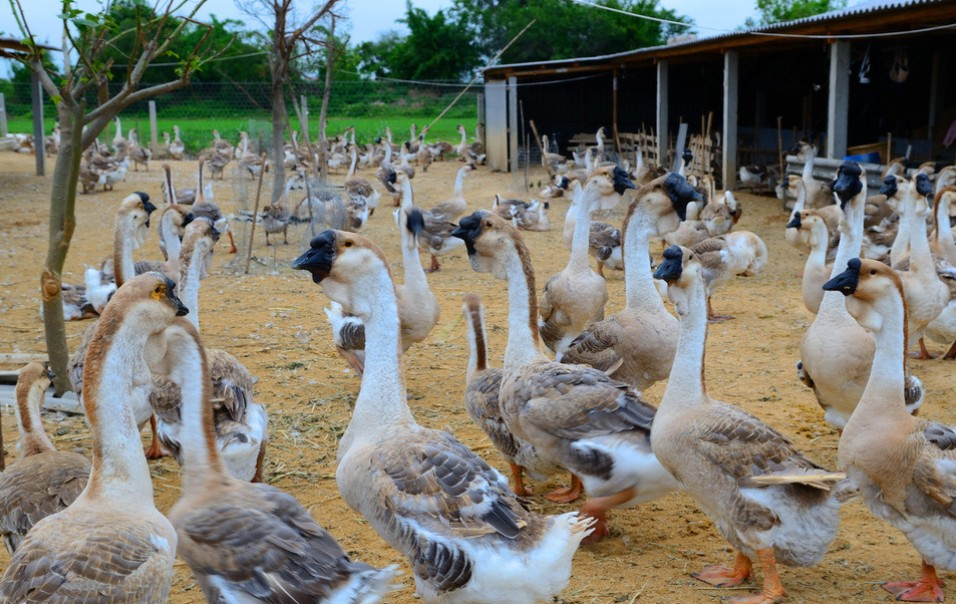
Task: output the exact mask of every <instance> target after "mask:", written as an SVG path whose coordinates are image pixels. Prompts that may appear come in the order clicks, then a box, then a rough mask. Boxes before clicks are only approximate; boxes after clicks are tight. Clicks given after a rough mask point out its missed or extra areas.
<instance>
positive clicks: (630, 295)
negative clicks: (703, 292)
mask: <svg viewBox="0 0 956 604" xmlns="http://www.w3.org/2000/svg"><path fill="white" fill-rule="evenodd" d="M655 232H656V228H655V225H654V219H653V217H651V216H649V215H648V214H647V212H645V211H643V210H642V209H641V208H640V206H637V207H635V208H634V212H633V213H631V216H630V218H628V220H627V229H626V230H625V232H624V241H623V242H622V245H623V246H624V297H625V303H626V304H627V307H628V308H631V309H635V310H665V309H664V302H663V300H661V297H660V294H658V293H657V288H656V287H655V286H654V274H653V272H652V271H651V263H650V260H649V259H650V249H649V248H650V236H651V235H652V234H653V233H655Z"/></svg>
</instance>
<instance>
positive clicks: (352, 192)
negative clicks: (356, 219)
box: [345, 144, 381, 216]
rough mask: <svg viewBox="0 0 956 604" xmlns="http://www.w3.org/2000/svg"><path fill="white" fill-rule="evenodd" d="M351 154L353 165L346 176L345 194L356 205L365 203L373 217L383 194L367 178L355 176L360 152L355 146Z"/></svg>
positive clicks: (352, 147)
mask: <svg viewBox="0 0 956 604" xmlns="http://www.w3.org/2000/svg"><path fill="white" fill-rule="evenodd" d="M349 154H350V155H351V158H352V163H351V164H350V166H349V171H348V174H346V175H345V194H346V195H347V196H348V198H349V199H350V200H351V201H352V203H353V204H355V205H360V202H364V203H365V206H366V207H368V213H369V215H370V216H371V215H372V214H374V213H375V208H377V207H378V200H379V198H381V194H380V193H379V192H378V191H376V190H375V188H374V187H373V186H372V183H371V182H369V180H368V179H367V178H362V177H361V176H356V175H355V166H356V163H357V161H358V150H357V149H356V147H355V145H354V144H353V145H351V146H350V148H349Z"/></svg>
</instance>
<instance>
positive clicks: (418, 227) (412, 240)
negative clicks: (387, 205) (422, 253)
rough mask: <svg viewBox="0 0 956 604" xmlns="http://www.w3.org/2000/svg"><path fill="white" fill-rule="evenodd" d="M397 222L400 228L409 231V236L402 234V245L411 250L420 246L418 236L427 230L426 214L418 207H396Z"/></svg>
mask: <svg viewBox="0 0 956 604" xmlns="http://www.w3.org/2000/svg"><path fill="white" fill-rule="evenodd" d="M395 224H396V225H397V226H398V228H399V230H405V231H406V232H408V236H404V235H403V236H402V245H404V246H405V247H407V248H408V249H409V250H414V249H415V248H417V247H418V238H419V237H420V236H421V234H422V233H423V232H424V231H425V215H424V214H422V211H421V210H419V209H418V208H416V207H411V208H407V209H403V208H395Z"/></svg>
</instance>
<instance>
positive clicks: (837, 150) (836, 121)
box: [827, 40, 850, 159]
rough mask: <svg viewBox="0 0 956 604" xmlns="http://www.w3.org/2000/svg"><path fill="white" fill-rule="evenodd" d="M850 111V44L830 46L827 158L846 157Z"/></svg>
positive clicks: (846, 42)
mask: <svg viewBox="0 0 956 604" xmlns="http://www.w3.org/2000/svg"><path fill="white" fill-rule="evenodd" d="M849 111H850V43H849V42H848V41H846V40H836V41H834V42H833V43H832V44H830V87H829V91H828V98H827V157H830V158H833V159H842V158H843V157H844V156H845V155H846V146H847V119H848V118H849Z"/></svg>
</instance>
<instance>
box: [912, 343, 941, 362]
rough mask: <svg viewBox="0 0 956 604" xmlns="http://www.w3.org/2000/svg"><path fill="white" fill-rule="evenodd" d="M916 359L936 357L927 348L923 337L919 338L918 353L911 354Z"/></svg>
mask: <svg viewBox="0 0 956 604" xmlns="http://www.w3.org/2000/svg"><path fill="white" fill-rule="evenodd" d="M910 356H911V357H913V358H914V359H924V360H925V359H935V358H936V357H935V356H934V355H932V354H930V353H929V351H928V350H926V342H924V341H923V338H920V339H919V352H918V353H916V354H910Z"/></svg>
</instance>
